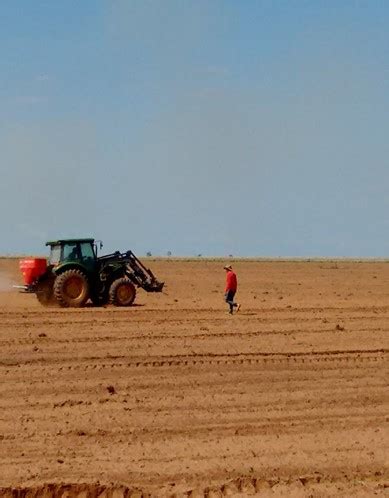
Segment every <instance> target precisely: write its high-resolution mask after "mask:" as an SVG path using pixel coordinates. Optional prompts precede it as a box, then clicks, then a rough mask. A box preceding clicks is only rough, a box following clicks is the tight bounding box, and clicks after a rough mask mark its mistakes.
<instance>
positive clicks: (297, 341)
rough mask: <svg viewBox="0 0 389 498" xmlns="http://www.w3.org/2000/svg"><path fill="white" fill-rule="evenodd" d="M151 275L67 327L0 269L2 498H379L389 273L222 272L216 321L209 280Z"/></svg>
mask: <svg viewBox="0 0 389 498" xmlns="http://www.w3.org/2000/svg"><path fill="white" fill-rule="evenodd" d="M150 265H151V266H152V269H153V270H155V273H156V274H157V276H158V277H159V278H161V279H164V280H165V281H166V282H167V287H166V291H167V293H166V294H162V295H161V294H159V295H158V294H156V295H153V294H150V295H149V294H146V293H144V292H143V291H139V293H138V297H137V306H134V307H132V308H130V309H119V308H113V307H107V308H85V309H81V310H69V309H68V310H66V309H45V308H42V307H41V306H40V305H39V303H38V302H37V301H36V299H35V296H33V295H23V294H19V293H17V292H15V291H9V290H7V289H8V287H7V285H8V284H9V283H10V282H12V281H13V282H16V281H17V280H18V279H19V273H18V270H17V262H16V261H13V260H0V282H3V284H2V287H0V346H1V348H0V379H1V381H0V496H13V497H15V498H16V497H20V498H21V497H23V498H26V497H27V496H28V497H35V496H39V497H41V496H45V497H46V496H47V497H49V496H56V497H61V498H62V497H63V498H65V496H66V497H67V498H69V497H73V496H80V497H81V496H82V497H83V498H97V497H98V496H100V497H101V498H102V497H103V496H107V497H110V498H127V497H135V496H138V497H141V496H149V494H150V495H151V496H177V497H179V496H192V497H200V496H201V497H204V496H207V497H217V496H237V497H238V496H239V497H243V496H249V495H252V494H256V493H257V494H259V496H318V497H319V496H351V495H354V496H373V495H377V496H386V495H387V494H388V492H389V487H388V486H389V451H388V450H389V437H388V436H389V432H388V425H389V423H388V422H389V392H388V363H389V362H388V360H389V339H388V330H389V285H388V282H389V264H386V263H350V262H338V263H332V262H305V263H303V262H251V261H246V262H243V261H241V262H236V263H235V264H234V267H235V269H236V271H237V274H238V277H239V282H240V289H239V294H238V300H239V301H240V302H241V303H242V311H241V312H240V313H239V314H236V315H234V316H232V317H231V316H229V315H228V314H227V313H226V312H227V308H226V305H225V303H224V302H223V300H222V297H223V284H224V278H225V276H224V273H223V270H222V266H223V264H222V263H220V262H217V261H196V262H184V261H181V262H180V261H178V262H177V261H173V260H172V261H169V260H168V261H153V262H152V263H150ZM1 289H2V291H1ZM142 493H143V495H142Z"/></svg>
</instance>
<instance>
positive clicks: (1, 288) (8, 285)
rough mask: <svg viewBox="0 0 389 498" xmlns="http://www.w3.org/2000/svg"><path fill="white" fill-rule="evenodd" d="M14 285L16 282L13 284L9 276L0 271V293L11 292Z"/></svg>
mask: <svg viewBox="0 0 389 498" xmlns="http://www.w3.org/2000/svg"><path fill="white" fill-rule="evenodd" d="M16 284H17V282H15V281H14V279H12V278H11V276H10V275H8V274H7V273H5V272H2V271H1V270H0V292H8V291H11V290H12V286H13V285H16Z"/></svg>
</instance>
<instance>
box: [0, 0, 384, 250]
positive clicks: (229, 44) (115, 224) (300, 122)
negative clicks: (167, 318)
mask: <svg viewBox="0 0 389 498" xmlns="http://www.w3.org/2000/svg"><path fill="white" fill-rule="evenodd" d="M388 25H389V3H388V2H386V1H383V0H382V1H377V0H370V1H355V0H354V1H351V0H344V1H341V0H340V1H331V0H327V1H321V0H316V1H315V0H310V1H304V0H299V1H296V0H289V1H281V0H279V1H277V0H272V1H271V0H267V1H265V0H257V1H254V0H253V1H250V0H247V1H242V2H236V1H235V0H224V1H221V0H208V1H205V0H196V1H182V0H163V1H162V0H159V1H158V0H154V1H151V0H115V1H113V0H112V1H102V0H100V1H99V0H94V1H92V0H83V1H82V2H80V1H78V0H77V1H76V0H67V1H66V2H62V1H56V0H54V1H53V0H45V1H43V0H30V1H27V0H24V1H23V0H19V1H18V2H15V1H13V0H12V1H11V0H3V1H2V2H1V6H0V41H1V43H0V108H1V113H0V150H1V162H0V169H1V175H2V181H1V183H0V228H1V234H2V237H1V238H0V253H29V252H37V253H40V252H44V251H45V248H44V242H45V241H46V240H47V239H51V238H57V237H77V236H94V237H96V238H99V239H103V240H104V242H105V249H106V250H107V251H109V250H114V249H122V250H125V249H129V248H131V249H133V250H134V251H135V252H137V253H138V254H139V255H142V254H145V253H146V252H147V251H151V252H152V253H153V254H161V255H164V254H166V253H167V251H171V252H172V253H173V254H175V255H183V256H184V255H196V254H198V253H202V254H204V255H210V256H214V255H220V256H223V255H228V254H234V255H236V256H284V257H287V256H291V257H293V256H294V257H299V256H300V257H304V256H328V257H330V256H350V257H363V256H366V257H376V256H388V254H389V216H388V213H389V197H388V187H389V140H388V137H387V134H388V124H389V123H388V116H389V31H388V29H387V27H388Z"/></svg>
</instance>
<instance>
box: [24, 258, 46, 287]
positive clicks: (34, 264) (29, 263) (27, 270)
mask: <svg viewBox="0 0 389 498" xmlns="http://www.w3.org/2000/svg"><path fill="white" fill-rule="evenodd" d="M19 268H20V270H21V272H22V273H23V280H24V283H25V285H31V284H33V283H34V282H35V280H36V279H37V278H38V277H40V276H41V275H43V273H44V272H45V271H46V268H47V261H46V258H31V259H22V260H21V261H19Z"/></svg>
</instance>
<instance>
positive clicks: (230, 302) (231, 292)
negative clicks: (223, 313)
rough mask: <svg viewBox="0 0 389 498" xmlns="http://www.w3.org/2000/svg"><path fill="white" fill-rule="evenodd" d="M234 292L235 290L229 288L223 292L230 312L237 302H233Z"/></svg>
mask: <svg viewBox="0 0 389 498" xmlns="http://www.w3.org/2000/svg"><path fill="white" fill-rule="evenodd" d="M235 293H236V291H234V290H229V291H227V292H226V294H225V299H226V303H227V304H228V305H229V306H230V313H231V314H232V313H233V311H234V308H236V307H237V306H238V305H237V303H234V296H235Z"/></svg>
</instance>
